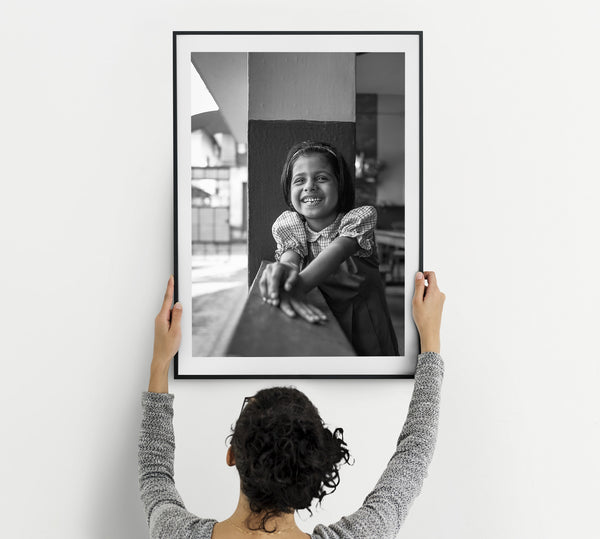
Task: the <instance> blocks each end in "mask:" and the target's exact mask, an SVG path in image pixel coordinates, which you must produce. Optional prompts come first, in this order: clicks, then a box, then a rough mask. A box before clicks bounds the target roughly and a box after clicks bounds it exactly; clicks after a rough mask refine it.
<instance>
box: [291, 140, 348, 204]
mask: <svg viewBox="0 0 600 539" xmlns="http://www.w3.org/2000/svg"><path fill="white" fill-rule="evenodd" d="M312 153H319V154H322V155H324V156H325V158H326V159H327V161H328V162H329V164H330V166H331V168H332V170H333V173H334V174H335V177H336V179H337V182H338V207H337V210H338V211H341V212H347V211H350V210H351V209H352V208H354V184H353V179H352V175H351V174H350V169H349V168H348V164H347V163H346V160H345V159H344V157H343V156H342V154H341V153H340V152H339V151H338V150H337V149H336V148H335V146H332V145H331V144H328V143H327V142H317V141H314V140H305V141H304V142H299V143H298V144H295V145H294V146H292V147H291V148H290V151H289V152H288V154H287V157H286V158H285V164H284V165H283V171H282V173H281V190H282V192H283V198H284V200H285V202H286V204H287V205H288V207H289V208H290V209H291V210H293V211H296V210H295V209H294V206H292V201H291V198H290V189H291V183H292V170H293V168H294V163H295V162H296V160H297V159H298V158H299V157H300V156H303V155H307V154H312Z"/></svg>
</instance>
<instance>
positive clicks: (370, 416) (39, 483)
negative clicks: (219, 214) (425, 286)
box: [0, 0, 600, 539]
mask: <svg viewBox="0 0 600 539" xmlns="http://www.w3.org/2000/svg"><path fill="white" fill-rule="evenodd" d="M241 5H244V8H243V9H242V8H240V6H241ZM368 6H369V7H368V9H367V8H366V7H365V4H364V3H358V2H357V4H356V8H357V9H356V10H354V11H352V10H350V8H349V7H348V3H347V2H345V1H336V2H329V3H323V2H308V3H304V4H303V5H302V6H301V8H299V9H298V10H297V11H294V10H293V9H292V10H291V12H290V8H289V6H288V5H286V4H284V3H281V2H275V1H268V2H267V1H257V2H252V3H242V2H231V1H223V2H220V3H218V4H217V3H216V2H213V3H210V4H209V3H205V2H202V3H201V2H184V1H181V0H176V1H170V2H159V1H156V0H154V1H150V2H148V1H146V2H141V1H139V0H138V1H135V2H126V3H123V2H119V3H117V2H114V1H108V2H102V3H93V4H92V3H81V2H75V1H73V0H62V1H60V0H59V1H57V2H51V3H48V2H42V1H39V0H36V1H34V2H33V3H22V4H18V3H16V2H10V3H9V4H5V5H4V10H3V16H2V19H1V21H2V22H1V23H0V57H1V62H0V65H2V85H1V92H2V98H1V100H0V107H1V108H0V118H1V123H0V125H1V133H2V135H1V136H2V138H1V140H0V147H1V148H2V149H3V150H4V152H3V156H2V159H1V160H0V170H1V172H2V195H1V196H0V220H1V222H0V225H1V226H0V230H1V231H2V264H1V270H0V272H1V275H0V282H1V283H2V286H3V291H2V298H3V302H2V305H3V309H2V314H1V320H0V328H2V329H1V332H2V341H1V342H2V346H3V354H2V360H3V361H2V364H3V372H2V378H1V380H2V389H1V391H0V398H1V405H0V410H2V423H1V424H2V427H3V428H2V440H3V441H2V444H1V445H0V447H1V449H0V451H1V453H2V454H1V456H0V458H1V459H2V460H1V461H2V472H1V479H0V484H1V485H2V488H1V489H0V492H1V494H0V496H1V499H0V507H1V508H2V515H3V519H2V535H3V536H4V537H11V538H15V537H49V538H53V537H57V538H58V537H60V538H82V537H85V538H93V539H96V538H98V539H100V538H107V537H110V538H128V539H129V538H141V537H145V536H146V535H147V533H146V530H145V523H144V519H143V515H142V510H141V506H140V503H139V501H138V492H137V470H136V451H137V448H136V445H137V429H138V423H139V420H140V406H139V397H140V393H141V391H142V390H143V389H144V387H145V384H146V383H147V374H148V365H149V360H150V356H151V353H152V330H153V318H154V314H155V311H156V310H157V308H158V307H159V304H160V300H161V295H162V289H163V286H164V285H165V283H166V281H167V277H168V275H169V273H170V272H171V267H172V260H171V259H172V257H171V253H172V247H173V237H172V207H171V201H172V199H171V193H172V184H171V180H172V178H171V163H172V150H171V148H172V139H171V135H172V132H171V113H172V108H171V31H172V30H174V29H180V30H189V29H198V30H201V29H307V28H310V29H331V30H334V29H365V30H371V29H411V30H412V29H422V30H423V31H424V33H425V41H424V59H425V90H424V103H425V116H424V123H425V178H426V183H425V261H426V266H427V268H432V269H435V270H437V271H438V273H439V281H440V284H441V287H442V288H443V290H444V291H445V292H446V294H447V296H448V299H447V302H446V311H445V320H444V328H443V352H444V356H445V359H446V362H447V374H446V380H445V386H444V392H443V408H442V418H441V428H440V434H439V443H438V447H437V452H436V455H435V458H434V462H433V464H432V467H431V469H430V476H429V478H428V479H427V482H426V484H425V487H424V490H423V493H422V495H421V497H420V498H419V499H418V500H417V502H416V503H415V505H414V506H413V509H412V512H411V514H410V515H409V518H408V520H407V522H406V525H405V528H404V534H403V536H404V537H410V538H456V539H459V538H460V539H465V538H472V539H480V538H481V537H486V538H489V539H506V538H507V537H510V538H511V539H514V538H527V539H532V538H544V539H549V538H557V539H558V538H561V539H562V538H564V537H591V536H592V535H593V530H594V529H597V517H596V506H597V502H598V499H599V495H600V492H599V487H598V485H599V484H600V482H599V481H598V479H599V475H600V474H599V465H598V459H597V455H598V454H599V452H600V447H599V445H600V444H599V441H600V434H599V415H600V414H599V412H598V410H599V409H600V407H599V405H598V404H599V403H598V397H597V395H598V383H599V382H600V380H599V367H598V364H599V361H598V350H597V349H598V342H597V337H596V335H597V333H596V331H597V325H598V324H597V322H598V318H599V317H598V308H597V305H598V300H599V299H600V298H599V292H598V285H597V283H596V273H597V270H598V267H599V263H600V257H599V255H598V240H597V231H598V228H599V227H598V224H599V223H598V218H597V215H598V209H597V208H598V203H599V195H600V189H599V188H598V158H597V150H598V125H600V106H599V103H598V96H599V95H600V87H599V86H600V83H599V82H600V81H599V76H598V70H597V58H596V51H598V50H599V47H600V38H599V37H597V36H598V34H597V32H596V29H597V28H596V27H597V21H598V19H599V15H600V13H599V8H598V4H597V3H594V2H591V1H590V2H586V1H583V0H574V1H572V2H569V3H567V2H558V1H556V0H549V1H546V2H542V1H541V0H540V1H537V2H522V1H520V0H519V1H516V0H507V1H504V2H501V3H500V2H497V3H494V4H490V3H489V2H479V1H475V0H457V1H455V2H444V1H441V0H430V1H429V2H419V3H414V2H412V3H407V5H406V6H405V5H404V4H402V3H400V2H396V1H394V2H392V1H387V0H386V1H383V0H380V1H373V2H370V3H369V5H368ZM311 7H315V9H316V11H315V12H314V13H317V14H318V16H313V15H312V13H313V11H311ZM290 13H292V14H293V13H295V15H293V16H292V15H291V14H290ZM264 385H268V383H265V382H261V381H233V382H231V381H177V382H172V383H171V389H172V390H173V391H174V393H175V394H176V396H177V397H176V433H177V441H178V449H177V464H176V470H177V482H178V485H179V487H180V490H181V493H182V494H183V497H184V499H185V500H186V502H187V504H188V506H189V508H190V509H192V510H194V511H197V512H198V513H201V514H202V515H207V516H213V517H216V518H224V517H225V516H227V515H228V513H229V512H230V511H231V510H232V508H233V506H234V503H235V497H236V494H235V492H234V489H235V486H236V479H235V474H234V472H233V471H232V470H230V469H227V468H226V467H225V465H224V464H223V465H222V466H220V463H221V462H223V460H224V453H225V445H224V438H225V436H226V434H227V433H228V426H229V425H230V423H231V422H232V421H233V420H234V418H235V417H236V414H237V413H238V412H239V409H240V406H241V402H242V399H243V397H244V396H245V395H249V394H252V392H254V391H255V390H256V389H258V388H259V387H262V386H264ZM296 385H297V386H298V387H299V388H301V389H302V390H305V391H306V392H307V393H308V394H309V395H310V396H311V397H312V398H313V400H314V402H315V403H316V404H317V406H318V407H319V408H320V410H321V412H322V414H323V416H324V417H325V418H326V420H327V421H329V422H330V423H331V424H332V425H342V426H344V427H345V429H346V435H347V440H348V442H349V444H350V447H351V449H352V451H353V454H354V456H355V458H356V465H355V466H354V467H353V468H348V469H346V470H345V471H344V474H343V477H342V485H341V487H340V489H339V492H338V493H337V494H335V495H334V496H332V497H331V499H330V500H329V499H326V502H325V504H324V509H323V510H322V511H320V512H318V513H317V515H316V517H315V520H322V521H325V522H327V521H331V520H333V519H335V518H337V517H338V516H339V515H340V514H342V513H343V512H348V511H351V510H353V509H354V508H355V507H356V506H358V505H359V503H360V502H361V501H362V499H363V497H364V495H365V494H366V493H367V491H368V490H369V488H370V487H371V486H372V484H373V483H374V481H375V479H376V477H377V475H378V474H379V472H380V470H381V469H382V468H383V466H384V465H385V463H386V462H387V458H388V457H389V455H390V454H391V452H392V449H393V445H394V441H395V438H396V436H397V433H398V431H399V429H400V426H401V423H402V421H403V418H404V415H405V413H406V407H407V404H408V399H409V395H410V392H411V389H412V384H411V382H409V381H350V382H348V381H307V382H298V383H297V384H296ZM209 410H210V413H208V411H209ZM310 525H312V522H311V523H310ZM307 526H309V525H308V524H307Z"/></svg>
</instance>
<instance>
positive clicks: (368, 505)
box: [313, 272, 445, 539]
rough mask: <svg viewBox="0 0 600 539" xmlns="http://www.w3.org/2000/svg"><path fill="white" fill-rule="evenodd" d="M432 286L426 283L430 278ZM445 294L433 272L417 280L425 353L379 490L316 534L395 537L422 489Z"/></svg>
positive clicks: (434, 412)
mask: <svg viewBox="0 0 600 539" xmlns="http://www.w3.org/2000/svg"><path fill="white" fill-rule="evenodd" d="M424 277H427V280H428V282H429V286H427V287H426V286H425V282H424V281H425V279H424ZM444 299H445V296H444V294H442V293H441V292H440V290H439V288H438V287H437V281H436V279H435V274H434V273H433V272H426V273H425V275H423V273H421V272H419V274H417V278H416V280H415V295H414V297H413V318H414V320H415V323H416V324H417V327H418V329H419V334H420V335H421V343H422V353H421V354H419V356H418V358H417V368H416V372H415V385H414V389H413V395H412V399H411V402H410V406H409V409H408V415H407V418H406V421H405V423H404V426H403V428H402V432H401V433H400V437H399V439H398V443H397V446H396V451H395V452H394V454H393V456H392V458H391V459H390V461H389V463H388V465H387V467H386V469H385V471H384V472H383V474H382V475H381V478H380V479H379V481H378V482H377V484H376V486H375V488H374V489H373V490H372V491H371V492H370V493H369V495H368V496H367V497H366V499H365V501H364V503H363V505H362V506H361V507H360V508H359V509H358V510H357V511H356V512H354V513H353V514H351V515H349V516H347V517H344V518H342V519H341V520H339V521H338V522H336V523H335V524H332V525H330V526H322V525H319V526H317V527H316V528H315V530H314V533H313V538H319V539H349V538H351V537H352V538H354V537H377V538H378V539H386V538H393V537H396V535H397V534H398V531H399V529H400V526H401V525H402V523H403V522H404V519H405V518H406V515H407V513H408V510H409V508H410V506H411V504H412V503H413V501H414V500H415V498H416V497H417V495H418V494H419V492H420V491H421V486H422V484H423V481H424V479H425V477H426V475H427V468H428V466H429V463H430V462H431V459H432V456H433V451H434V447H435V442H436V437H437V429H438V416H439V401H440V390H441V385H442V378H443V373H444V364H443V361H442V358H441V356H440V355H439V342H440V340H439V330H440V323H441V314H442V307H443V303H444Z"/></svg>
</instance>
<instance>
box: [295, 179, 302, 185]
mask: <svg viewBox="0 0 600 539" xmlns="http://www.w3.org/2000/svg"><path fill="white" fill-rule="evenodd" d="M292 183H293V184H294V185H300V184H302V183H304V178H295V179H294V180H292Z"/></svg>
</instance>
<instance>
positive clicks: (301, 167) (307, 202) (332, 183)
mask: <svg viewBox="0 0 600 539" xmlns="http://www.w3.org/2000/svg"><path fill="white" fill-rule="evenodd" d="M337 184H338V182H337V178H336V177H335V174H334V172H333V170H332V168H331V165H330V164H329V162H328V161H327V158H326V157H325V156H324V155H323V154H321V153H310V154H307V155H302V156H300V157H299V158H298V159H297V160H296V162H295V163H294V166H293V168H292V185H291V189H290V199H291V202H292V206H293V207H294V209H295V210H296V211H297V212H298V213H299V214H300V215H303V216H304V217H305V219H306V222H307V223H308V226H310V228H311V229H313V230H314V231H315V232H319V231H321V230H323V229H324V228H325V227H327V226H329V225H330V224H331V223H333V221H335V218H336V217H337V213H338V211H337V205H338V185H337Z"/></svg>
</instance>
